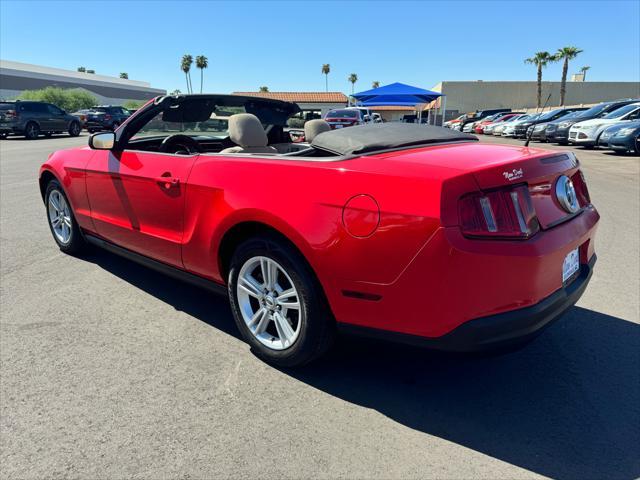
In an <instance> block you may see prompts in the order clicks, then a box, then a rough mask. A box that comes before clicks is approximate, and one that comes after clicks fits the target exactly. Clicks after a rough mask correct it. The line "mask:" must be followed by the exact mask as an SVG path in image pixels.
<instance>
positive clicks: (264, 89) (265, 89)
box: [260, 86, 269, 92]
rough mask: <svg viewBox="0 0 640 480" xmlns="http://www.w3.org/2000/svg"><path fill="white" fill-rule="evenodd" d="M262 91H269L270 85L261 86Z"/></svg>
mask: <svg viewBox="0 0 640 480" xmlns="http://www.w3.org/2000/svg"><path fill="white" fill-rule="evenodd" d="M260 91H261V92H268V91H269V87H264V86H263V87H260Z"/></svg>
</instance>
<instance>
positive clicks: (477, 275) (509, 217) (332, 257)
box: [39, 95, 599, 366]
mask: <svg viewBox="0 0 640 480" xmlns="http://www.w3.org/2000/svg"><path fill="white" fill-rule="evenodd" d="M296 112H298V107H297V106H296V105H295V104H291V103H285V102H279V101H273V100H265V99H258V98H251V97H241V96H233V95H178V96H164V97H159V98H156V99H155V100H153V101H151V102H149V103H148V104H147V105H146V106H144V107H143V108H141V109H140V110H138V111H137V112H136V113H135V114H134V115H133V116H131V117H130V118H129V119H127V121H126V122H124V123H123V124H122V125H121V126H120V127H119V128H118V129H117V130H116V131H115V132H103V133H98V134H95V135H93V136H91V137H90V139H89V146H86V147H80V148H75V149H70V150H63V151H58V152H56V153H54V154H52V155H51V156H50V157H49V159H48V160H47V161H46V162H45V163H44V165H43V166H42V168H41V170H40V177H39V180H40V189H41V191H42V197H43V200H44V204H45V207H46V211H47V220H48V222H49V226H50V229H51V232H52V234H53V238H54V240H55V241H56V243H57V245H58V246H59V248H60V249H61V250H62V251H64V252H68V253H74V254H76V253H78V252H80V250H81V249H82V248H84V247H85V246H86V245H87V244H92V245H98V246H101V247H104V248H106V249H108V250H110V251H112V252H115V253H118V254H120V255H123V256H126V257H128V258H130V259H132V260H136V261H138V262H141V263H143V264H145V265H147V266H149V267H151V268H153V269H156V270H159V271H162V272H165V273H168V274H171V275H174V276H176V277H178V278H180V279H183V280H187V281H191V282H194V283H196V284H198V285H201V286H205V287H210V288H211V289H213V290H214V291H220V292H225V293H227V294H228V296H229V299H230V302H231V306H232V311H233V315H234V317H235V320H236V323H237V325H238V328H239V329H240V331H241V333H242V335H243V337H244V338H245V339H246V341H247V342H248V343H249V344H250V345H251V347H252V350H253V351H254V352H255V353H256V354H257V355H258V356H260V357H261V358H263V359H265V360H266V361H268V362H271V363H273V364H275V365H279V366H294V365H301V364H304V363H306V362H309V361H310V360H313V359H314V358H317V357H318V356H320V355H321V354H322V353H323V352H325V351H326V350H327V349H328V348H329V346H330V345H331V342H332V339H333V338H334V337H335V335H336V332H338V331H339V330H341V329H344V330H350V331H355V332H358V333H361V334H370V335H383V336H386V337H392V338H396V339H398V340H402V341H409V342H414V343H420V344H424V345H427V346H430V347H433V348H438V349H443V350H450V351H470V350H484V349H493V348H496V347H500V348H502V347H503V346H505V345H511V344H520V343H522V342H525V341H527V340H529V339H531V338H533V337H534V336H535V335H536V334H537V333H539V332H540V331H541V330H542V329H543V327H545V326H546V325H548V324H549V323H550V322H551V321H553V320H554V319H556V318H558V317H559V316H560V315H561V314H562V313H563V312H565V311H566V310H567V309H568V308H570V307H571V306H572V305H573V304H574V303H575V302H576V301H577V300H578V298H579V297H580V296H581V295H582V293H583V292H584V290H585V288H586V286H587V283H588V281H589V278H590V276H591V272H592V268H593V265H594V262H595V258H596V256H595V254H594V236H595V233H596V227H597V224H598V220H599V215H598V213H597V211H596V209H595V208H594V206H593V205H592V204H591V201H590V198H589V193H588V191H587V186H586V184H585V180H584V177H583V175H582V172H581V170H580V166H579V163H578V161H577V160H576V158H575V157H574V155H573V154H572V153H569V152H567V153H564V152H555V151H554V152H550V151H545V150H538V149H533V148H524V147H520V146H506V145H502V146H501V145H485V144H480V143H479V142H478V141H477V139H476V137H474V136H472V135H467V134H463V133H460V132H456V131H452V130H449V129H444V128H440V127H431V126H425V125H408V124H400V123H395V124H394V123H385V124H373V125H364V126H358V127H352V128H345V129H340V130H329V131H327V130H328V127H327V126H326V125H324V124H323V121H322V120H314V121H313V122H309V123H308V124H307V125H308V126H309V128H308V130H309V131H308V132H305V135H306V139H307V141H308V142H309V143H307V144H292V143H291V141H290V138H289V135H288V133H287V130H286V125H287V123H286V122H287V118H288V117H289V116H291V115H293V114H295V113H296ZM219 116H225V117H228V130H226V131H224V130H217V131H202V129H200V128H199V124H200V123H202V122H208V121H210V119H212V118H217V117H219ZM319 132H321V133H319Z"/></svg>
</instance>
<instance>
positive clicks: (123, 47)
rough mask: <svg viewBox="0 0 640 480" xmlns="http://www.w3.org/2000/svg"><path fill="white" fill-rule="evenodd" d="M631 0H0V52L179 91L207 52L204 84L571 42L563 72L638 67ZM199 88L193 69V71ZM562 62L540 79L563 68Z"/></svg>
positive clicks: (632, 71) (274, 81)
mask: <svg viewBox="0 0 640 480" xmlns="http://www.w3.org/2000/svg"><path fill="white" fill-rule="evenodd" d="M639 18H640V1H638V0H633V1H626V2H625V1H622V2H605V1H602V2H599V1H573V2H552V1H549V2H524V1H501V2H490V1H477V2H464V1H451V2H426V1H425V2H400V1H397V2H393V1H388V2H387V1H374V2H365V1H357V2H347V1H335V2H303V1H296V2H294V1H292V2H267V1H265V2H249V1H246V2H243V1H237V2H208V1H196V2H186V1H184V2H172V1H160V2H153V1H137V2H136V1H128V2H120V1H112V2H97V1H96V2H89V1H84V2H82V1H77V2H57V1H48V2H35V1H7V0H0V57H1V58H3V59H6V60H15V61H21V62H27V63H35V64H40V65H47V66H52V67H60V68H68V69H74V70H75V68H76V67H78V66H80V65H83V66H85V67H87V68H93V69H94V70H96V72H97V73H101V74H106V75H118V74H119V73H120V72H123V71H124V72H128V73H129V78H131V79H137V80H145V81H149V82H151V84H152V86H154V87H158V88H165V89H168V90H173V89H175V88H179V89H181V90H182V91H185V90H186V88H185V79H184V75H183V74H182V72H181V71H180V70H179V63H180V57H181V56H182V54H184V53H191V54H192V55H193V56H194V57H195V56H196V55H199V54H204V55H206V56H207V57H208V58H209V69H208V70H206V71H205V91H212V92H230V91H235V90H257V89H258V87H259V86H261V85H267V86H268V87H269V88H270V90H272V91H282V90H324V76H323V75H322V74H321V73H320V68H321V65H322V64H323V63H330V64H331V74H330V76H329V89H330V90H339V91H344V92H349V91H350V84H349V83H348V82H347V76H348V75H349V74H350V73H352V72H354V73H357V74H358V77H359V81H358V83H357V84H356V91H357V90H365V89H368V88H370V87H371V82H372V81H374V80H378V81H380V82H381V83H382V84H383V85H384V84H386V83H391V82H394V81H401V82H404V83H409V84H413V85H416V86H421V87H425V88H430V87H432V86H434V85H435V84H436V83H437V82H439V81H440V80H479V79H482V80H534V79H535V68H534V67H533V66H530V65H525V64H524V63H523V60H524V58H526V57H528V56H531V55H532V54H533V53H534V52H536V51H539V50H548V51H551V52H553V51H555V50H556V49H557V48H559V47H563V46H567V45H575V46H577V47H579V48H581V49H583V50H584V53H582V54H581V55H580V56H579V57H578V59H577V60H576V61H574V62H573V63H572V64H571V65H570V70H569V73H574V72H576V71H577V70H578V69H579V68H580V67H581V66H583V65H589V66H591V70H590V71H589V72H588V74H587V79H588V80H594V81H595V80H620V81H634V80H635V81H638V80H639V79H640V22H639V21H638V19H639ZM192 76H193V77H194V79H193V83H194V87H195V88H196V90H198V89H199V71H195V72H194V73H192ZM560 76H561V66H560V65H559V64H557V65H552V66H550V67H548V68H547V69H546V70H545V72H544V77H543V78H544V79H545V80H559V79H560Z"/></svg>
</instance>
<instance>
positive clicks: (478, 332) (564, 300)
mask: <svg viewBox="0 0 640 480" xmlns="http://www.w3.org/2000/svg"><path fill="white" fill-rule="evenodd" d="M595 262H596V255H595V254H594V255H593V256H592V257H591V259H590V261H589V263H588V264H584V265H581V267H580V273H579V274H578V276H577V277H576V278H575V279H574V280H573V281H572V282H571V283H570V284H569V285H567V286H565V287H563V288H561V289H560V290H557V291H556V292H555V293H553V294H551V295H550V296H548V297H547V298H545V299H544V300H542V301H541V302H539V303H536V304H535V305H531V306H529V307H526V308H521V309H518V310H512V311H510V312H505V313H499V314H497V315H490V316H487V317H482V318H477V319H475V320H469V321H468V322H465V323H463V324H462V325H460V326H459V327H457V328H455V329H454V330H452V331H451V332H449V333H447V334H445V335H443V336H441V337H436V338H427V337H421V336H417V335H407V334H403V333H396V332H389V331H385V330H378V329H372V328H367V327H360V326H355V325H348V324H339V328H340V330H341V331H344V332H345V333H349V334H355V335H359V336H366V337H371V338H380V339H385V340H390V341H394V342H399V343H405V344H410V345H417V346H422V347H427V348H432V349H436V350H442V351H448V352H481V351H487V350H494V349H499V348H504V347H508V346H510V345H514V344H519V343H522V342H526V341H527V340H530V339H532V338H534V337H536V336H537V335H539V334H540V333H541V332H542V331H543V330H544V329H545V328H546V327H548V326H549V325H551V324H552V323H553V322H554V321H555V320H558V319H559V318H560V317H561V316H562V315H563V314H564V313H565V312H566V311H567V310H569V309H570V308H571V307H572V306H573V305H574V304H575V303H576V302H577V301H578V300H579V299H580V297H581V296H582V294H583V293H584V291H585V290H586V288H587V285H588V284H589V281H590V280H591V275H592V274H593V266H594V264H595Z"/></svg>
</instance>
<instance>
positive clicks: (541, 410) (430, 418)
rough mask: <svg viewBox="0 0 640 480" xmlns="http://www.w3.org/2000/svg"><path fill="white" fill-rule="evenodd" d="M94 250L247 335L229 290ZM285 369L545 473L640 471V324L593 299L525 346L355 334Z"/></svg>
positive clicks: (134, 278)
mask: <svg viewBox="0 0 640 480" xmlns="http://www.w3.org/2000/svg"><path fill="white" fill-rule="evenodd" d="M86 259H87V260H89V261H92V262H94V263H96V264H98V265H99V266H101V267H102V268H104V269H105V270H107V271H109V272H111V273H113V274H114V275H117V276H118V277H120V278H122V279H124V280H126V281H127V282H129V283H130V284H132V285H133V286H136V287H138V288H141V289H142V290H144V291H145V292H147V293H149V294H151V295H153V296H155V297H156V298H158V299H159V300H161V301H163V302H166V303H168V304H170V305H173V306H174V307H175V308H176V309H178V310H181V311H184V312H186V313H188V314H190V315H192V316H194V317H196V318H198V319H200V320H201V321H203V322H206V323H207V324H209V325H211V326H212V327H215V328H217V329H219V330H222V331H223V332H225V333H227V334H229V335H233V336H235V337H239V334H238V332H237V330H236V327H235V325H234V322H233V319H232V316H231V312H230V310H229V307H228V305H227V300H226V298H223V297H216V296H215V295H213V294H209V293H208V292H205V293H204V294H203V292H204V291H203V290H201V289H199V288H197V287H192V286H190V285H187V284H183V283H180V282H178V281H176V280H173V279H171V278H168V277H165V276H162V275H159V274H156V273H154V272H153V271H151V270H148V269H146V268H144V267H141V266H138V265H136V264H134V263H131V262H129V261H127V260H124V259H121V258H119V257H117V256H115V255H112V254H109V253H106V252H101V251H97V252H95V253H93V254H91V256H89V257H88V258H86ZM286 374H288V375H291V376H292V377H294V378H296V379H298V380H299V381H301V382H304V383H306V384H308V385H310V386H312V387H314V388H317V389H319V390H322V391H323V392H326V393H328V394H331V395H333V396H336V397H338V398H341V399H343V400H344V401H347V402H350V403H353V404H356V405H361V406H363V407H367V408H372V409H375V410H377V411H379V412H380V413H382V414H383V415H385V416H387V417H389V418H390V419H392V420H394V421H396V422H398V423H400V424H402V425H405V426H407V427H409V428H412V429H415V430H418V431H421V432H424V433H426V434H429V435H434V436H437V437H440V438H443V439H446V440H449V441H452V442H455V443H457V444H459V445H463V446H465V447H468V448H471V449H473V450H476V451H478V452H481V453H484V454H486V455H489V456H492V457H495V458H497V459H499V460H502V461H505V462H508V463H511V464H513V465H517V466H519V467H522V468H525V469H527V470H530V471H532V472H536V473H538V474H541V475H545V476H549V477H553V478H559V479H580V480H582V479H601V478H611V479H622V480H626V479H633V478H638V476H639V475H640V325H637V324H635V323H632V322H628V321H625V320H622V319H619V318H616V317H612V316H609V315H605V314H602V313H598V312H594V311H592V310H587V309H584V308H579V307H575V308H573V309H572V310H571V311H570V312H569V313H567V314H566V315H565V317H564V318H563V319H561V320H560V321H559V322H557V323H556V324H555V325H553V326H552V327H551V328H549V329H548V330H547V331H546V332H544V333H543V334H542V335H541V336H540V337H539V338H538V339H536V340H535V341H534V342H533V343H531V344H530V345H528V346H527V347H526V348H524V349H522V350H520V351H517V352H513V353H510V354H506V355H502V356H495V357H490V356H484V357H480V356H476V357H474V356H450V355H443V354H436V353H432V352H428V351H425V350H420V349H415V348H411V347H405V346H399V345H394V344H390V343H381V342H372V341H366V340H361V339H356V338H350V337H348V338H341V339H340V341H339V342H338V345H337V346H336V348H334V349H333V351H332V352H330V353H329V354H328V355H327V356H326V357H324V358H322V359H321V360H320V361H318V362H316V363H314V364H313V365H311V366H308V367H306V368H304V369H300V370H293V371H287V372H286ZM380 441H382V442H383V441H384V438H381V440H380ZM415 454H416V455H421V452H419V451H417V452H415Z"/></svg>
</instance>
